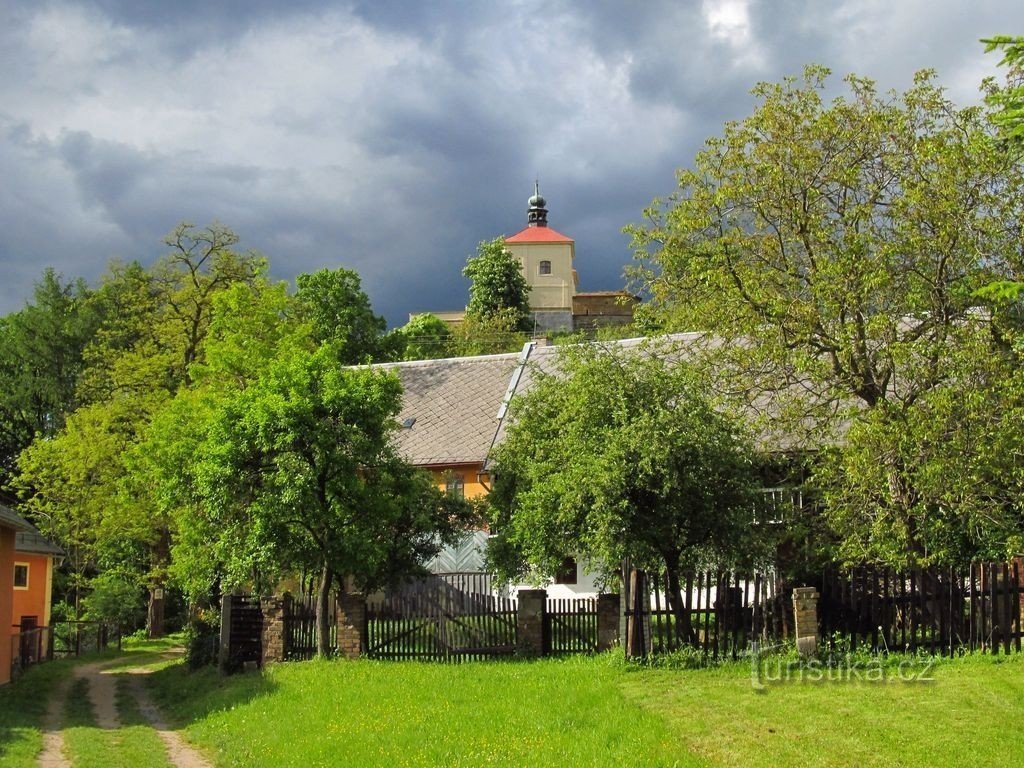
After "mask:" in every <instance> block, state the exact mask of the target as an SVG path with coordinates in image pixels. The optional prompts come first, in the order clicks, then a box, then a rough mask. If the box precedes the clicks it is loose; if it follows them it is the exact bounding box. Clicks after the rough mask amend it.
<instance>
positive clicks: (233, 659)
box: [220, 595, 263, 672]
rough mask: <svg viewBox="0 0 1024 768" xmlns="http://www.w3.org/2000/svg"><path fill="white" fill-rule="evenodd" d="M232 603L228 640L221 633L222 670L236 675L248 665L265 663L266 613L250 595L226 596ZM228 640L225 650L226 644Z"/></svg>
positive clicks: (225, 598) (256, 599)
mask: <svg viewBox="0 0 1024 768" xmlns="http://www.w3.org/2000/svg"><path fill="white" fill-rule="evenodd" d="M224 600H228V601H230V607H229V609H228V610H229V614H228V616H229V626H228V628H227V637H226V638H225V637H224V633H223V627H222V628H221V629H222V635H221V637H222V648H221V662H220V663H221V667H222V668H223V669H224V670H225V671H229V672H234V671H237V670H239V669H241V668H242V666H243V665H244V664H245V663H246V662H248V661H254V662H256V663H257V664H259V663H260V662H262V660H263V612H262V610H261V609H260V599H259V598H258V597H253V596H251V595H227V596H225V597H224ZM225 640H226V644H227V645H226V647H224V642H225Z"/></svg>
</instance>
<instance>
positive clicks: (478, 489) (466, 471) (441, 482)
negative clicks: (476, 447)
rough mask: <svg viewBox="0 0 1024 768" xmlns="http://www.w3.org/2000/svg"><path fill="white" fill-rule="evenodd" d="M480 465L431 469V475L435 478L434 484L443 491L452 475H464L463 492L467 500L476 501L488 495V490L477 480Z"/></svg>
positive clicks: (457, 465) (458, 465) (455, 465)
mask: <svg viewBox="0 0 1024 768" xmlns="http://www.w3.org/2000/svg"><path fill="white" fill-rule="evenodd" d="M479 470H480V465H479V464H452V465H450V466H443V467H431V468H430V473H431V474H432V475H433V476H434V483H435V484H436V485H437V487H438V488H440V489H441V490H442V491H443V490H444V487H445V483H446V482H447V478H448V477H449V475H450V474H458V475H462V479H463V486H462V488H463V492H464V493H465V496H466V498H467V499H475V498H477V497H478V496H483V495H485V494H486V493H487V488H485V487H484V486H483V484H482V483H480V481H479V480H478V479H477V474H476V473H477V472H478V471H479Z"/></svg>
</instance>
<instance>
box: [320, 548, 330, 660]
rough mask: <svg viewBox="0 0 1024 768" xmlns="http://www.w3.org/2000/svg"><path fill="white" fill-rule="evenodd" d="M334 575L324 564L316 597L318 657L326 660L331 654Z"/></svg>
mask: <svg viewBox="0 0 1024 768" xmlns="http://www.w3.org/2000/svg"><path fill="white" fill-rule="evenodd" d="M333 581H334V573H333V572H332V571H331V567H330V566H329V565H327V564H326V563H324V566H323V569H322V571H321V573H320V589H319V591H318V592H317V595H316V655H317V656H319V657H320V658H326V657H327V656H330V654H331V650H332V649H331V614H330V613H329V611H330V608H331V583H332V582H333Z"/></svg>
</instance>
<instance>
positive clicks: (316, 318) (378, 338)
mask: <svg viewBox="0 0 1024 768" xmlns="http://www.w3.org/2000/svg"><path fill="white" fill-rule="evenodd" d="M295 285H296V286H297V288H298V290H297V291H296V294H295V298H296V300H297V301H298V304H299V307H300V310H299V316H300V318H301V319H303V320H305V321H307V322H308V323H310V326H311V332H312V338H313V341H314V342H316V343H317V344H324V343H330V344H332V345H333V346H334V348H335V354H336V356H337V359H338V361H339V362H341V363H343V364H345V365H357V364H359V363H366V362H386V361H389V360H395V359H398V357H399V356H400V354H401V342H402V339H401V338H400V337H398V336H396V335H393V334H387V333H385V330H386V329H387V321H386V320H385V319H384V318H383V317H381V316H380V315H377V314H374V312H373V308H372V307H371V306H370V298H369V297H368V296H367V295H366V293H364V292H363V289H362V287H361V284H360V280H359V275H358V274H356V273H355V272H353V271H352V270H350V269H334V270H330V269H321V270H320V271H318V272H313V273H311V274H304V275H299V276H298V277H297V278H296V279H295Z"/></svg>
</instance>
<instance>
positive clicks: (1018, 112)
mask: <svg viewBox="0 0 1024 768" xmlns="http://www.w3.org/2000/svg"><path fill="white" fill-rule="evenodd" d="M981 42H983V43H984V44H985V52H986V53H991V52H992V51H999V52H1000V53H1002V54H1003V58H1002V60H1001V61H1000V62H999V63H1000V64H1002V65H1003V66H1005V67H1008V68H1009V70H1010V78H1011V82H1010V84H1009V85H1008V86H1007V87H1006V88H996V87H994V85H990V86H989V88H988V94H987V95H986V100H987V101H988V103H989V105H990V106H992V107H994V108H995V112H994V114H993V116H992V119H993V120H994V121H995V123H996V125H998V126H999V127H1000V128H1001V129H1002V130H1003V132H1004V135H1006V136H1007V137H1008V138H1010V139H1012V140H1013V141H1015V142H1021V141H1024V82H1022V80H1024V37H1020V36H1010V35H996V36H994V37H989V38H986V39H984V40H982V41H981Z"/></svg>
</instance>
